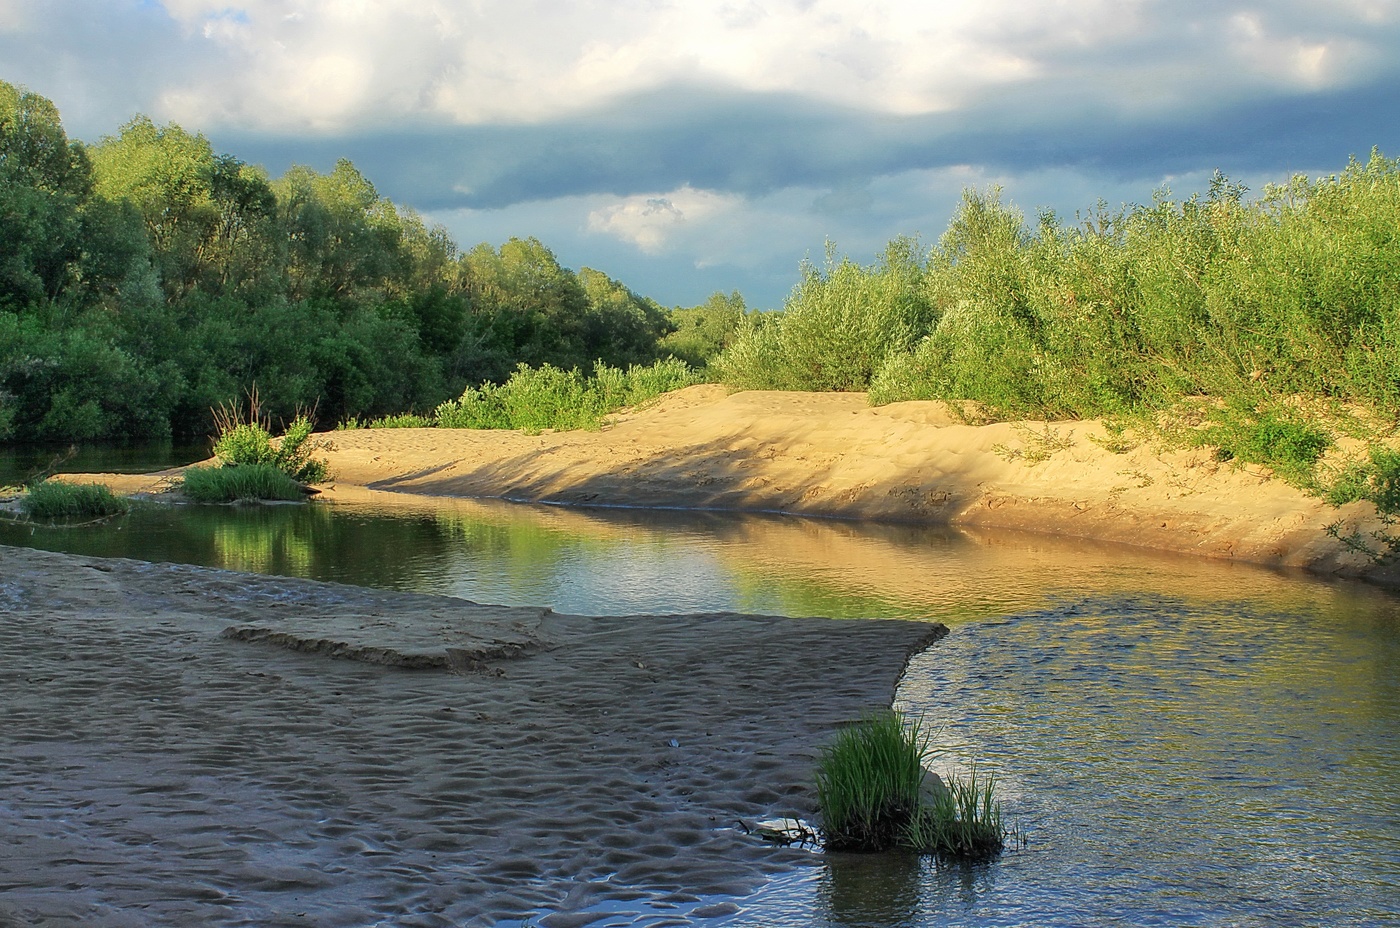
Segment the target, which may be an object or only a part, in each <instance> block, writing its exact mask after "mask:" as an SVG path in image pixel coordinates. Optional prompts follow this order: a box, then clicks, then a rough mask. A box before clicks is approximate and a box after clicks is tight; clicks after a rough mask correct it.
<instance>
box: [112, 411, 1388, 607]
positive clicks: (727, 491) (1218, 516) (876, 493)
mask: <svg viewBox="0 0 1400 928" xmlns="http://www.w3.org/2000/svg"><path fill="white" fill-rule="evenodd" d="M326 437H327V438H328V439H329V440H330V441H331V442H332V444H333V446H334V447H333V449H332V450H331V451H330V452H329V453H328V455H327V456H328V458H329V460H330V467H331V471H332V473H333V474H335V476H336V481H335V483H334V484H333V485H332V486H330V487H327V488H326V492H327V493H328V494H329V495H330V496H332V497H334V496H337V495H339V496H342V497H345V496H353V495H354V494H355V493H356V492H357V491H358V489H359V488H362V487H368V488H371V489H376V490H390V491H395V492H400V493H412V494H421V495H427V496H472V497H501V498H506V499H512V500H522V501H530V502H548V503H565V504H576V505H593V506H599V505H607V506H639V507H659V508H668V507H679V508H691V509H733V510H747V511H764V510H766V511H777V512H788V513H794V514H799V515H808V516H830V517H838V518H851V519H876V520H888V521H910V522H924V523H949V524H953V525H964V526H979V527H987V528H1006V529H1016V530H1029V531H1035V532H1041V533H1047V534H1051V535H1061V536H1067V537H1076V538H1086V539H1094V540H1099V541H1108V542H1115V543H1121V544H1131V545H1138V546H1143V547H1147V548H1153V549H1157V550H1163V551H1173V552H1178V553H1186V554H1194V555H1204V556H1206V557H1216V558H1231V559H1236V560H1240V561H1247V562H1251V563H1258V564H1267V565H1277V566H1289V567H1302V568H1306V569H1309V570H1313V571H1317V572H1320V573H1340V574H1343V575H1348V576H1368V577H1370V578H1371V579H1375V580H1380V581H1383V582H1392V583H1393V582H1396V581H1400V573H1397V572H1396V571H1395V570H1394V569H1393V568H1392V569H1390V570H1389V571H1388V572H1387V571H1381V570H1378V569H1377V568H1376V566H1375V565H1374V564H1373V563H1371V561H1370V560H1369V559H1367V558H1366V557H1364V556H1362V555H1359V554H1357V553H1355V552H1354V551H1349V550H1348V549H1347V547H1346V546H1345V545H1343V544H1342V543H1341V542H1339V541H1338V540H1337V539H1335V538H1333V537H1330V536H1329V535H1328V534H1327V531H1326V528H1327V526H1328V525H1329V524H1332V523H1334V522H1337V521H1339V520H1340V521H1342V522H1343V523H1344V524H1345V525H1346V526H1347V527H1348V528H1359V529H1360V530H1361V531H1362V532H1367V531H1371V530H1374V529H1375V528H1377V527H1379V523H1378V522H1377V521H1376V520H1375V517H1374V509H1373V508H1372V507H1371V506H1370V504H1368V503H1353V504H1350V505H1348V506H1344V507H1342V508H1340V509H1338V508H1335V507H1332V506H1330V505H1328V504H1327V503H1325V502H1323V501H1322V500H1320V499H1317V498H1315V497H1310V496H1308V495H1306V494H1304V493H1302V492H1301V491H1299V490H1297V489H1295V488H1293V487H1290V486H1288V485H1287V484H1285V483H1284V482H1283V481H1281V480H1278V479H1275V478H1273V477H1272V476H1271V474H1270V473H1269V472H1268V471H1267V469H1265V468H1260V467H1255V466H1240V465H1235V464H1224V463H1221V462H1219V461H1217V460H1215V459H1214V457H1213V456H1212V455H1211V454H1210V452H1209V451H1208V450H1203V449H1194V450H1175V451H1168V450H1162V449H1160V448H1156V447H1153V446H1152V444H1150V443H1148V442H1140V443H1137V444H1134V445H1130V446H1125V445H1122V444H1117V443H1116V441H1115V439H1117V438H1120V437H1116V436H1111V435H1110V434H1109V433H1107V432H1106V431H1105V429H1104V428H1103V425H1102V424H1101V423H1099V422H1096V421H1082V422H1051V423H1042V422H1035V423H997V424H993V425H985V426H970V425H966V424H963V423H961V422H959V421H958V420H957V419H955V418H954V417H952V416H951V415H949V413H948V411H947V409H946V408H945V407H944V406H943V405H942V404H941V403H934V402H908V403H894V404H891V405H888V406H880V407H871V406H869V405H867V404H866V400H865V396H864V395H863V394H857V393H785V392H762V391H751V392H745V393H736V394H732V395H731V394H729V393H728V392H727V391H726V390H725V389H724V388H722V387H719V386H714V385H705V386H698V387H691V388H689V389H686V390H681V391H678V392H676V393H673V394H668V395H666V396H664V397H662V398H661V400H660V401H658V402H657V403H655V404H654V405H652V406H649V407H648V408H645V409H642V410H636V411H629V412H626V413H624V414H622V415H619V416H617V417H616V418H615V421H614V422H613V424H611V425H610V426H608V427H606V428H604V429H603V430H601V431H597V432H578V431H575V432H556V433H548V432H547V433H543V434H538V435H528V434H524V433H521V432H494V431H485V432H483V431H470V430H450V429H377V430H365V431H346V432H334V433H330V434H329V435H327V436H326ZM103 479H104V480H106V481H107V482H108V483H110V484H111V485H112V486H113V488H114V489H117V490H118V491H122V492H135V491H143V490H144V491H154V490H159V489H160V487H161V486H162V483H161V481H162V480H163V479H164V478H162V477H150V478H132V477H127V478H121V477H104V478H103Z"/></svg>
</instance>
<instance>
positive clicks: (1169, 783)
mask: <svg viewBox="0 0 1400 928" xmlns="http://www.w3.org/2000/svg"><path fill="white" fill-rule="evenodd" d="M0 542H3V543H9V544H28V545H34V546H37V547H44V548H50V549H56V550H66V551H73V552H78V553H88V554H99V555H113V556H125V557H138V558H144V559H150V560H172V561H184V562H190V563H199V564H206V565H210V566H219V567H228V568H233V569H238V570H252V571H260V572H269V573H278V574H287V575H293V576H302V577H311V578H316V579H324V580H336V581H341V582H348V583H357V584H363V585H369V586H378V587H385V588H393V589H410V590H419V591H424V592H434V593H448V594H452V595H458V596H465V597H466V598H469V599H473V600H477V601H481V602H494V603H503V604H511V605H548V606H552V607H554V608H555V609H556V610H558V611H560V612H571V613H582V614H618V613H636V614H639V615H644V614H646V613H653V614H657V613H675V612H696V611H708V610H725V609H736V610H743V611H752V612H770V613H781V614H787V615H811V614H818V615H832V616H838V617H845V618H853V619H854V618H865V617H869V618H881V617H907V618H932V619H937V620H940V621H944V622H946V623H948V624H949V625H950V626H952V627H953V633H952V634H951V635H950V636H949V637H948V638H947V639H946V640H945V641H944V642H942V643H941V644H939V645H937V646H935V647H934V648H933V649H931V650H930V651H928V652H926V653H925V654H923V655H920V656H919V657H918V658H916V659H915V661H914V662H913V663H912V664H911V666H910V668H909V672H908V674H907V675H906V678H905V680H904V683H903V685H902V686H901V688H900V691H899V701H900V703H901V705H902V706H903V707H904V708H905V709H906V710H907V711H910V712H912V713H917V714H920V715H922V716H923V717H924V719H925V721H926V724H927V725H929V726H930V727H931V728H933V729H934V730H936V732H937V736H936V739H935V745H936V747H937V748H938V749H939V751H940V752H941V753H940V755H939V758H938V761H937V766H940V767H941V768H942V769H944V770H945V771H949V772H958V771H966V770H967V769H968V768H969V767H970V766H972V765H974V764H975V765H978V767H979V768H980V769H981V770H982V771H984V772H994V773H995V774H996V775H997V777H998V779H999V782H1000V783H1001V788H1002V793H1003V795H1004V797H1005V802H1006V811H1007V814H1008V816H1009V817H1010V818H1011V819H1012V820H1014V821H1015V822H1016V823H1017V824H1018V825H1019V826H1020V827H1021V828H1022V829H1023V830H1024V831H1025V833H1026V836H1027V840H1028V843H1027V845H1026V847H1025V848H1024V849H1021V850H1016V851H1014V852H1011V853H1008V854H1006V855H1004V856H1003V857H1002V858H1001V859H1000V860H999V861H997V862H994V863H992V864H989V865H982V866H976V867H959V866H939V865H938V864H936V863H935V862H933V861H930V860H920V859H918V858H900V857H880V858H859V857H857V858H851V857H842V856H831V857H820V856H817V857H814V866H812V867H811V868H807V869H805V870H802V871H799V872H798V873H796V874H794V875H792V876H791V877H789V878H786V879H783V880H779V881H777V882H775V883H774V884H772V885H770V887H768V889H767V890H765V891H764V892H762V893H760V894H759V895H758V896H756V897H754V898H752V899H746V900H741V906H740V911H739V912H738V913H737V914H734V915H732V916H730V917H728V919H727V921H728V922H729V923H733V924H754V925H759V924H762V925H778V926H798V925H803V926H805V925H825V926H852V928H853V926H874V928H894V926H906V925H920V926H922V925H930V926H942V925H946V926H964V925H966V926H974V925H992V926H996V925H1006V926H1010V925H1048V926H1054V925H1065V926H1069V925H1084V924H1095V925H1100V924H1101V925H1203V926H1254V925H1259V926H1263V925H1283V926H1294V925H1297V926H1306V925H1354V926H1362V925H1386V924H1400V914H1397V912H1398V911H1400V904H1397V901H1396V900H1397V899H1400V747H1397V745H1400V604H1398V603H1397V599H1396V598H1395V597H1394V596H1392V595H1390V594H1388V593H1385V592H1382V591H1379V590H1376V589H1372V588H1368V587H1365V586H1361V585H1356V584H1347V583H1335V582H1325V581H1323V580H1320V579H1318V578H1314V577H1309V576H1306V575H1302V574H1295V573H1285V572H1277V571H1269V570H1263V569H1259V568H1254V567H1249V566H1245V565H1234V564H1229V563H1224V562H1215V561H1207V560H1199V559H1191V558H1184V557H1170V556H1161V555H1155V554H1152V553H1149V552H1143V551H1136V550H1133V549H1127V548H1121V547H1113V546H1101V545H1094V544H1085V543H1071V542H1064V541H1056V540H1054V539H1050V538H1044V537H1037V536H1029V535H1015V534H1007V533H997V534H976V535H973V534H968V533H963V532H959V531H956V530H951V529H933V528H919V527H911V526H872V525H859V524H855V523H843V522H834V521H819V520H803V519H794V518H781V517H758V516H738V515H733V514H695V513H688V514H687V513H647V512H640V511H618V510H613V511H606V510H594V511H584V510H571V509H563V508H557V507H539V506H518V505H510V504H505V503H492V502H475V501H467V500H442V501H421V500H413V499H411V498H403V497H395V496H390V495H387V494H386V495H381V496H373V497H371V498H370V499H369V500H368V501H365V502H362V503H357V504H354V505H348V504H335V505H327V504H312V505H309V506H307V505H300V506H299V505H288V506H250V507H200V506H188V507H177V508H149V509H139V510H138V511H136V512H134V513H133V514H132V515H131V516H129V517H126V518H124V519H119V520H116V521H114V522H111V523H108V524H106V525H102V526H91V527H85V528H83V529H60V528H46V527H40V526H30V525H16V524H3V525H0ZM639 621H645V619H644V618H639ZM716 921H723V920H722V919H716ZM623 923H632V922H629V921H627V919H625V918H623V917H622V916H618V917H617V918H616V919H613V920H606V919H605V920H603V921H600V922H598V924H623ZM637 924H640V922H637Z"/></svg>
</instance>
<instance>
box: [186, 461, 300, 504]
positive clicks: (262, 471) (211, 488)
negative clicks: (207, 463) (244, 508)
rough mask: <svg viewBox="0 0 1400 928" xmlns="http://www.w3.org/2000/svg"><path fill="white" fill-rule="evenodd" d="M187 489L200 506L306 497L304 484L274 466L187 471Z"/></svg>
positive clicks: (241, 466)
mask: <svg viewBox="0 0 1400 928" xmlns="http://www.w3.org/2000/svg"><path fill="white" fill-rule="evenodd" d="M184 490H185V495H186V496H188V497H189V498H190V499H192V500H194V501H195V502H197V503H231V502H234V501H235V500H258V499H265V500H278V499H280V500H300V499H305V498H306V495H305V493H304V492H303V491H302V486H301V484H300V483H298V482H297V481H296V480H293V479H292V478H291V477H289V476H288V475H287V474H286V473H285V472H284V471H282V470H281V469H280V468H278V467H276V466H275V465H273V464H233V465H228V466H224V467H191V468H188V469H186V471H185V483H184Z"/></svg>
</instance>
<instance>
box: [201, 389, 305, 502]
mask: <svg viewBox="0 0 1400 928" xmlns="http://www.w3.org/2000/svg"><path fill="white" fill-rule="evenodd" d="M248 399H249V402H248V414H247V418H246V419H245V418H244V417H243V413H242V409H241V408H240V407H239V406H238V405H232V406H229V405H225V406H222V407H220V408H219V410H218V411H217V413H216V414H215V425H216V427H217V429H218V434H217V435H216V436H215V438H214V448H213V450H214V457H216V458H217V459H218V460H219V463H220V464H222V465H223V466H224V467H234V466H238V465H264V464H265V465H268V466H270V467H273V468H275V469H276V470H279V471H281V472H282V473H283V474H286V475H287V476H288V477H290V478H291V479H292V480H295V481H298V482H300V483H321V482H323V481H325V480H326V478H327V469H326V461H325V460H323V459H315V458H312V457H311V455H312V454H313V453H315V452H317V451H322V450H325V449H326V447H327V443H326V442H325V441H323V440H319V439H313V438H312V437H311V432H312V429H313V427H314V426H313V425H312V422H311V418H310V416H307V415H305V414H300V415H298V416H297V417H296V418H295V419H293V420H292V422H291V424H290V425H288V426H287V428H286V431H284V432H283V433H282V437H281V439H280V440H277V441H275V442H274V439H273V437H272V434H271V432H270V431H269V428H268V424H267V422H266V421H264V420H263V419H262V418H261V416H260V413H259V407H258V394H257V391H256V390H255V391H253V392H252V393H250V394H249V398H248Z"/></svg>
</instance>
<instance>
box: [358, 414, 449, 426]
mask: <svg viewBox="0 0 1400 928" xmlns="http://www.w3.org/2000/svg"><path fill="white" fill-rule="evenodd" d="M432 427H433V420H432V419H431V418H429V417H428V416H419V415H416V414H414V413H411V412H404V413H399V414H398V415H396V416H380V417H379V418H378V419H371V420H370V421H369V422H368V423H366V425H365V428H368V429H430V428H432Z"/></svg>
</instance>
